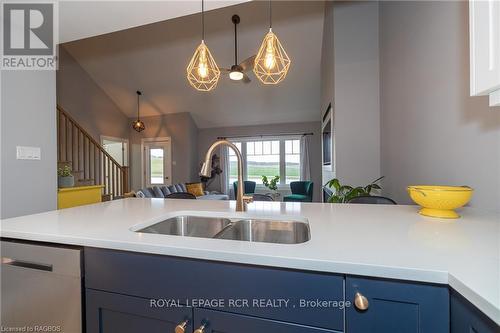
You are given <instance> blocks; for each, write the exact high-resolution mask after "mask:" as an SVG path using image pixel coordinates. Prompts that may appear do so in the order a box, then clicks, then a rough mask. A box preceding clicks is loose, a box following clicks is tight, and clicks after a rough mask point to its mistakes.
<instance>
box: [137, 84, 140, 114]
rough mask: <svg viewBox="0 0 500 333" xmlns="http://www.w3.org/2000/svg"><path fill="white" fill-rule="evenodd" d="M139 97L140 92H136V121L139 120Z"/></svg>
mask: <svg viewBox="0 0 500 333" xmlns="http://www.w3.org/2000/svg"><path fill="white" fill-rule="evenodd" d="M140 96H141V92H140V91H137V120H139V97H140Z"/></svg>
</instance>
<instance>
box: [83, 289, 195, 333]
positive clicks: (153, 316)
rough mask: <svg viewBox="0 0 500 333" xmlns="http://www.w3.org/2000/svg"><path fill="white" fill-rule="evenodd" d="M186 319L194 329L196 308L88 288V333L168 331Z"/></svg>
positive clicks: (188, 326) (190, 328) (154, 332)
mask: <svg viewBox="0 0 500 333" xmlns="http://www.w3.org/2000/svg"><path fill="white" fill-rule="evenodd" d="M184 321H186V322H187V323H186V328H185V331H186V332H192V329H193V326H192V309H191V308H189V307H184V308H155V307H151V306H150V300H149V299H147V298H140V297H133V296H125V295H120V294H114V293H109V292H104V291H97V290H91V289H87V290H86V325H87V330H86V332H87V333H145V332H147V333H166V332H175V327H176V326H177V325H179V324H181V323H183V322H184Z"/></svg>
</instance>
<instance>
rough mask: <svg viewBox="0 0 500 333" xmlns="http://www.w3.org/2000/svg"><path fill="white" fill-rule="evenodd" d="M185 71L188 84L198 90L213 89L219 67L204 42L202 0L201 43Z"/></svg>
mask: <svg viewBox="0 0 500 333" xmlns="http://www.w3.org/2000/svg"><path fill="white" fill-rule="evenodd" d="M186 72H187V79H188V81H189V84H191V86H192V87H193V88H195V89H196V90H199V91H210V90H212V89H214V88H215V87H216V86H217V82H218V81H219V77H220V70H219V67H217V64H216V63H215V60H214V58H213V57H212V54H211V53H210V50H209V49H208V47H207V45H206V44H205V6H204V1H203V0H201V44H200V45H199V46H198V47H197V48H196V50H195V51H194V55H193V57H192V58H191V61H190V62H189V65H188V66H187V69H186Z"/></svg>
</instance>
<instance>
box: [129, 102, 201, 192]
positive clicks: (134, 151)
mask: <svg viewBox="0 0 500 333" xmlns="http://www.w3.org/2000/svg"><path fill="white" fill-rule="evenodd" d="M145 102H147V100H146V99H145ZM133 119H134V118H129V123H132V120H133ZM141 120H142V121H144V124H145V125H146V129H145V130H144V131H142V132H140V133H138V132H136V131H134V130H133V129H130V133H131V134H130V149H131V155H130V156H131V157H130V172H131V179H132V185H131V188H132V189H133V190H138V189H140V188H141V187H142V184H141V183H142V175H141V170H142V168H141V164H142V161H141V139H143V138H159V137H170V138H171V139H172V184H177V183H188V182H196V181H199V180H200V178H199V176H198V173H199V171H200V169H199V168H200V166H199V164H198V128H197V127H196V124H195V123H194V121H193V118H192V117H191V115H190V114H189V113H188V112H180V113H173V114H167V115H163V116H157V117H141Z"/></svg>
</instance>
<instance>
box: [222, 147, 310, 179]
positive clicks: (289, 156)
mask: <svg viewBox="0 0 500 333" xmlns="http://www.w3.org/2000/svg"><path fill="white" fill-rule="evenodd" d="M234 144H235V145H236V146H237V147H238V149H240V151H241V152H242V154H243V159H244V161H245V165H246V170H247V177H246V180H251V181H254V182H256V183H257V184H262V176H267V177H271V178H272V177H274V176H280V178H281V180H280V182H281V184H284V183H285V184H289V183H290V182H292V181H297V180H300V140H298V139H293V140H285V139H280V140H263V141H248V142H234ZM242 144H244V145H245V149H244V150H242ZM283 145H284V150H285V151H284V154H280V149H281V147H283ZM282 155H284V160H282ZM229 162H230V167H229V183H230V184H232V183H233V182H235V181H236V180H237V177H238V171H237V170H238V169H237V160H236V155H235V154H234V152H233V151H232V149H229ZM281 164H283V165H284V174H281V172H280V169H281V167H280V166H281Z"/></svg>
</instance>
